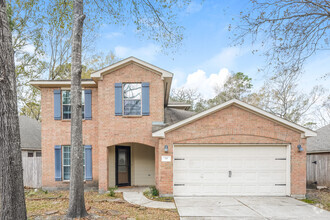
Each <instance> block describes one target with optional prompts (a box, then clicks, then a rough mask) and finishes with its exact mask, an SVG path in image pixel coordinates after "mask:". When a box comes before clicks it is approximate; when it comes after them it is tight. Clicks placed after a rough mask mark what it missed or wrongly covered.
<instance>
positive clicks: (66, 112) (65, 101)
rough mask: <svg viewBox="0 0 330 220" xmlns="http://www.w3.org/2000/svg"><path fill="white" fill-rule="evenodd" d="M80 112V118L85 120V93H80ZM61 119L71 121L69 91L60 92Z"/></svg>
mask: <svg viewBox="0 0 330 220" xmlns="http://www.w3.org/2000/svg"><path fill="white" fill-rule="evenodd" d="M81 105H82V108H81V112H82V118H83V119H84V118H85V93H84V91H82V93H81ZM62 119H71V91H70V90H62Z"/></svg>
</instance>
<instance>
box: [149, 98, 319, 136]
mask: <svg viewBox="0 0 330 220" xmlns="http://www.w3.org/2000/svg"><path fill="white" fill-rule="evenodd" d="M230 105H237V106H240V107H243V108H244V109H247V110H249V111H252V112H254V113H256V114H259V115H261V116H263V117H265V118H268V119H270V120H273V121H276V122H278V123H280V124H283V125H285V126H287V127H291V128H294V129H296V130H298V131H301V132H302V133H303V134H304V135H305V137H312V136H316V133H315V132H314V131H312V130H310V129H307V128H305V127H302V126H300V125H298V124H295V123H293V122H290V121H288V120H285V119H283V118H280V117H278V116H276V115H273V114H271V113H269V112H266V111H264V110H262V109H260V108H257V107H254V106H252V105H249V104H246V103H244V102H242V101H239V100H237V99H232V100H230V101H228V102H225V103H223V104H220V105H217V106H215V107H213V108H210V109H208V110H206V111H203V112H201V113H198V114H196V115H193V116H192V117H189V118H187V119H185V120H182V121H180V122H177V123H175V124H173V125H170V126H168V127H166V128H163V129H161V130H158V131H156V132H154V133H152V136H153V137H160V138H165V133H167V132H169V131H172V130H175V129H178V128H180V127H182V126H185V125H187V124H190V123H192V122H194V121H196V120H198V119H201V118H203V117H206V116H208V115H210V114H213V113H214V112H217V111H219V110H221V109H224V108H226V107H228V106H230Z"/></svg>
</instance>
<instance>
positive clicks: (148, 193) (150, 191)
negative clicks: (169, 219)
mask: <svg viewBox="0 0 330 220" xmlns="http://www.w3.org/2000/svg"><path fill="white" fill-rule="evenodd" d="M143 195H144V196H145V197H147V198H148V199H151V200H155V201H160V202H174V199H173V197H161V196H159V195H158V193H155V189H154V188H152V187H150V188H149V189H147V190H146V191H144V192H143Z"/></svg>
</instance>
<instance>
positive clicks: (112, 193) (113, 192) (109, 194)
mask: <svg viewBox="0 0 330 220" xmlns="http://www.w3.org/2000/svg"><path fill="white" fill-rule="evenodd" d="M116 189H118V187H117V186H115V187H109V188H108V190H109V193H108V196H110V197H115V196H116V193H115V190H116Z"/></svg>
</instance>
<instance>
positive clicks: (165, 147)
mask: <svg viewBox="0 0 330 220" xmlns="http://www.w3.org/2000/svg"><path fill="white" fill-rule="evenodd" d="M164 151H165V153H168V146H167V145H165V146H164Z"/></svg>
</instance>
